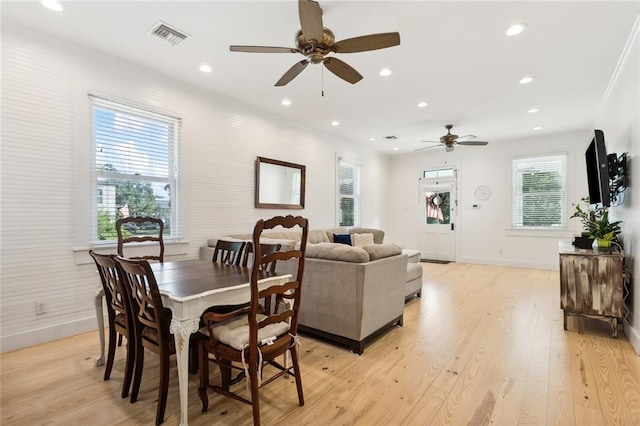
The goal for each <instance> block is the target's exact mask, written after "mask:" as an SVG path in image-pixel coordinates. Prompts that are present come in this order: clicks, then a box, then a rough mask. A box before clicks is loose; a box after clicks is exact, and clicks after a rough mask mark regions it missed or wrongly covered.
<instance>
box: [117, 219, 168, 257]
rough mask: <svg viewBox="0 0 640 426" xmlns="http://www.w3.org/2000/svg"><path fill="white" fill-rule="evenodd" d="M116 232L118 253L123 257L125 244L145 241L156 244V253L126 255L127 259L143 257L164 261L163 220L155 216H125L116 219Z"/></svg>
mask: <svg viewBox="0 0 640 426" xmlns="http://www.w3.org/2000/svg"><path fill="white" fill-rule="evenodd" d="M116 232H117V234H118V255H120V256H123V257H125V254H124V248H125V244H127V245H130V244H129V243H147V242H153V243H157V244H158V252H157V254H148V255H144V256H126V257H127V258H129V259H144V260H155V261H158V262H164V237H163V234H164V222H163V221H162V219H158V218H156V217H127V218H124V219H118V220H117V221H116Z"/></svg>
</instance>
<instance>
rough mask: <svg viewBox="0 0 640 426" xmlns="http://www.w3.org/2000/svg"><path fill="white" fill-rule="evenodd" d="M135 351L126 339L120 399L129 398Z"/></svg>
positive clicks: (133, 346) (128, 338) (132, 344)
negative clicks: (125, 360)
mask: <svg viewBox="0 0 640 426" xmlns="http://www.w3.org/2000/svg"><path fill="white" fill-rule="evenodd" d="M135 356H136V350H135V345H134V343H133V342H132V341H131V338H130V337H127V363H126V365H125V367H124V381H123V383H122V397H123V398H126V397H127V396H129V390H130V389H131V379H132V377H133V366H134V365H135Z"/></svg>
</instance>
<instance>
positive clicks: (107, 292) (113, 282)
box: [89, 250, 135, 398]
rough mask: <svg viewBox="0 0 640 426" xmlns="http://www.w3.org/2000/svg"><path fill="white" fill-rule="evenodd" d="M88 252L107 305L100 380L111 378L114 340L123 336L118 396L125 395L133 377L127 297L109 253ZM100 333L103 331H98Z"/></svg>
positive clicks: (131, 332)
mask: <svg viewBox="0 0 640 426" xmlns="http://www.w3.org/2000/svg"><path fill="white" fill-rule="evenodd" d="M89 255H90V256H91V257H92V258H93V260H94V262H95V264H96V267H97V268H98V273H99V275H100V281H102V288H103V290H104V297H105V300H106V304H107V317H108V322H109V349H108V351H107V363H106V364H105V368H104V380H109V378H110V377H111V369H112V368H113V360H114V358H115V353H116V340H117V339H118V336H120V338H121V337H122V336H124V337H125V338H126V339H127V346H126V348H127V357H126V361H125V369H124V380H123V382H122V393H121V395H122V397H123V398H126V397H127V396H128V395H129V389H130V388H131V378H132V376H133V366H134V359H135V358H134V356H135V342H133V341H132V340H133V338H134V326H133V314H132V312H131V306H130V304H129V300H128V298H127V297H126V294H125V291H124V288H123V283H122V280H121V279H120V275H119V273H118V267H117V264H116V261H115V255H113V254H99V253H96V252H95V251H93V250H90V251H89ZM98 332H99V333H104V330H98Z"/></svg>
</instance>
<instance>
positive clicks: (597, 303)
mask: <svg viewBox="0 0 640 426" xmlns="http://www.w3.org/2000/svg"><path fill="white" fill-rule="evenodd" d="M559 252H560V307H561V308H562V309H563V310H564V329H565V330H566V329H567V315H568V314H577V315H587V316H590V315H596V316H599V317H603V318H605V319H607V320H609V321H611V334H612V335H613V337H617V335H618V318H622V317H623V309H624V282H623V275H622V268H623V261H624V256H623V255H622V254H620V253H603V252H598V251H594V250H585V249H578V248H575V247H574V246H573V245H571V243H569V242H565V241H561V242H560V244H559Z"/></svg>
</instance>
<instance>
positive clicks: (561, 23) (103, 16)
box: [1, 0, 640, 154]
mask: <svg viewBox="0 0 640 426" xmlns="http://www.w3.org/2000/svg"><path fill="white" fill-rule="evenodd" d="M61 3H62V5H63V7H64V10H63V11H62V12H52V11H50V10H48V9H45V8H44V7H42V6H41V5H40V2H37V1H29V2H25V1H20V2H17V1H16V2H11V1H3V2H2V9H1V14H2V21H3V22H6V21H15V22H19V23H22V24H24V25H27V26H30V27H33V28H36V29H38V30H39V31H42V32H44V33H48V34H51V35H53V36H56V37H61V38H64V39H68V40H73V41H75V42H77V43H81V44H83V45H86V46H89V47H91V48H93V49H95V50H98V51H102V52H105V53H107V54H109V55H112V56H116V57H119V58H121V59H123V60H126V61H129V62H132V63H135V64H139V65H141V66H143V67H147V68H150V69H152V70H154V71H155V72H158V73H161V74H164V75H167V76H170V77H173V78H176V79H178V80H182V81H184V82H187V83H189V84H192V85H196V86H198V88H200V89H201V90H207V91H210V92H212V93H216V94H218V95H221V96H223V97H224V98H231V99H236V100H237V101H239V102H241V103H243V104H246V105H249V106H251V107H253V108H257V109H258V110H261V111H263V112H265V113H267V114H269V115H271V116H277V117H279V118H281V119H282V120H286V121H288V122H292V123H295V124H297V125H300V126H303V127H306V128H310V129H314V130H316V131H319V132H322V133H325V134H330V135H335V136H336V137H338V138H342V139H347V140H351V141H354V142H358V143H362V144H365V145H368V146H370V147H372V148H373V149H375V150H378V151H381V152H386V153H389V154H394V153H403V152H411V151H413V150H414V149H417V148H422V147H425V146H428V144H425V143H422V142H420V140H425V139H426V140H438V138H439V137H440V136H441V135H442V134H444V132H445V130H444V125H445V124H448V123H452V124H454V125H455V128H454V133H457V134H459V135H466V134H474V135H477V136H478V139H480V140H487V141H490V142H491V143H497V142H502V141H506V142H508V141H509V140H512V139H515V138H521V137H527V136H532V135H535V134H541V133H556V132H561V131H565V130H574V129H585V128H591V127H592V126H593V125H594V120H595V118H596V115H597V110H598V105H599V103H600V101H601V99H602V97H603V95H604V93H605V90H606V88H607V85H608V83H609V81H610V79H611V76H612V75H613V72H614V70H615V67H616V63H617V62H618V59H619V58H620V54H621V53H622V50H623V48H624V45H625V42H626V40H627V37H628V36H629V34H630V32H631V29H632V27H633V24H634V20H635V19H636V18H637V16H638V13H639V11H640V2H639V1H628V2H622V1H611V0H609V1H605V2H593V1H582V2H580V1H569V2H558V1H553V2H552V1H547V2H540V1H537V2H524V1H510V2H504V1H494V2H483V1H470V2H457V1H447V2H445V1H440V2H437V1H409V2H401V1H321V2H320V5H321V7H322V9H323V20H324V25H325V26H326V27H328V28H330V29H331V30H332V31H333V32H334V33H335V35H336V40H342V39H346V38H351V37H355V36H359V35H365V34H371V33H378V32H390V31H398V32H399V33H400V38H401V45H400V46H397V47H392V48H388V49H384V50H377V51H372V52H363V53H350V54H342V55H340V54H338V55H336V56H338V57H339V58H340V59H342V60H344V61H345V62H347V63H348V64H350V65H351V66H353V67H354V68H355V69H356V70H358V71H359V72H360V73H361V74H362V75H363V76H364V79H363V80H362V81H360V82H359V83H357V84H355V85H351V84H349V83H346V82H344V81H343V80H341V79H339V78H338V77H336V76H334V75H333V74H331V73H330V72H328V71H327V70H324V72H323V71H322V67H321V66H320V65H309V66H308V67H307V69H306V70H304V71H303V72H302V74H300V75H299V76H298V77H297V78H295V79H294V80H293V81H292V82H291V83H289V84H288V85H287V86H285V87H274V84H275V82H276V81H277V80H278V79H279V78H280V76H281V75H282V74H283V73H284V72H285V71H286V70H288V69H289V68H290V67H291V66H292V65H293V64H294V63H295V62H297V61H300V60H302V59H303V57H302V55H300V54H289V53H286V54H260V53H236V52H233V53H232V52H230V51H229V45H230V44H246V45H266V46H282V47H294V46H295V45H294V41H293V36H294V33H295V32H296V31H297V30H298V29H299V27H300V25H299V21H298V8H297V2H296V1H292V0H289V1H266V0H263V1H239V0H235V1H199V2H189V1H173V2H171V1H74V2H71V1H68V2H65V1H62V2H61ZM158 21H164V22H165V23H167V24H169V25H171V26H174V27H176V28H178V29H180V30H182V31H184V32H186V33H188V34H189V35H190V36H191V37H190V38H189V39H187V40H186V41H184V42H182V43H181V44H179V45H177V46H171V45H170V44H168V43H167V42H165V41H163V40H160V39H158V38H156V37H153V36H150V35H148V34H147V31H148V30H149V29H150V28H151V27H152V26H153V25H154V24H156V23H157V22H158ZM514 23H525V24H526V25H527V29H526V31H525V32H523V33H522V34H520V35H518V36H515V37H507V36H506V35H505V34H504V31H505V30H506V28H507V27H508V26H510V25H511V24H514ZM203 63H207V64H209V65H211V67H212V68H213V72H212V73H210V74H204V73H201V72H200V71H199V70H198V68H199V66H200V65H201V64H203ZM383 67H389V68H391V69H392V70H393V74H392V75H391V76H389V77H381V76H379V75H378V72H379V70H380V69H381V68H383ZM527 75H531V76H534V77H535V80H534V81H533V83H531V84H529V85H520V84H518V80H519V79H520V78H521V77H523V76H527ZM323 89H324V96H321V93H322V90H323ZM284 98H288V99H290V100H291V102H292V104H291V106H289V107H284V106H282V105H281V104H280V102H281V100H282V99H284ZM419 101H426V102H428V103H429V105H428V107H426V108H417V107H416V104H417V103H418V102H419ZM530 108H539V110H540V111H539V112H537V113H533V114H531V113H527V110H529V109H530ZM333 120H338V121H339V122H340V125H339V126H335V127H334V126H331V125H330V122H331V121H333ZM535 126H542V129H540V130H535V131H534V130H532V128H533V127H535ZM391 135H393V136H396V137H397V140H394V141H390V140H385V139H384V137H385V136H391ZM370 137H377V138H378V139H377V140H376V141H373V142H372V141H369V138H370ZM393 147H399V148H400V149H399V150H398V151H393V150H392V149H393ZM457 149H481V148H477V147H458V148H457Z"/></svg>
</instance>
